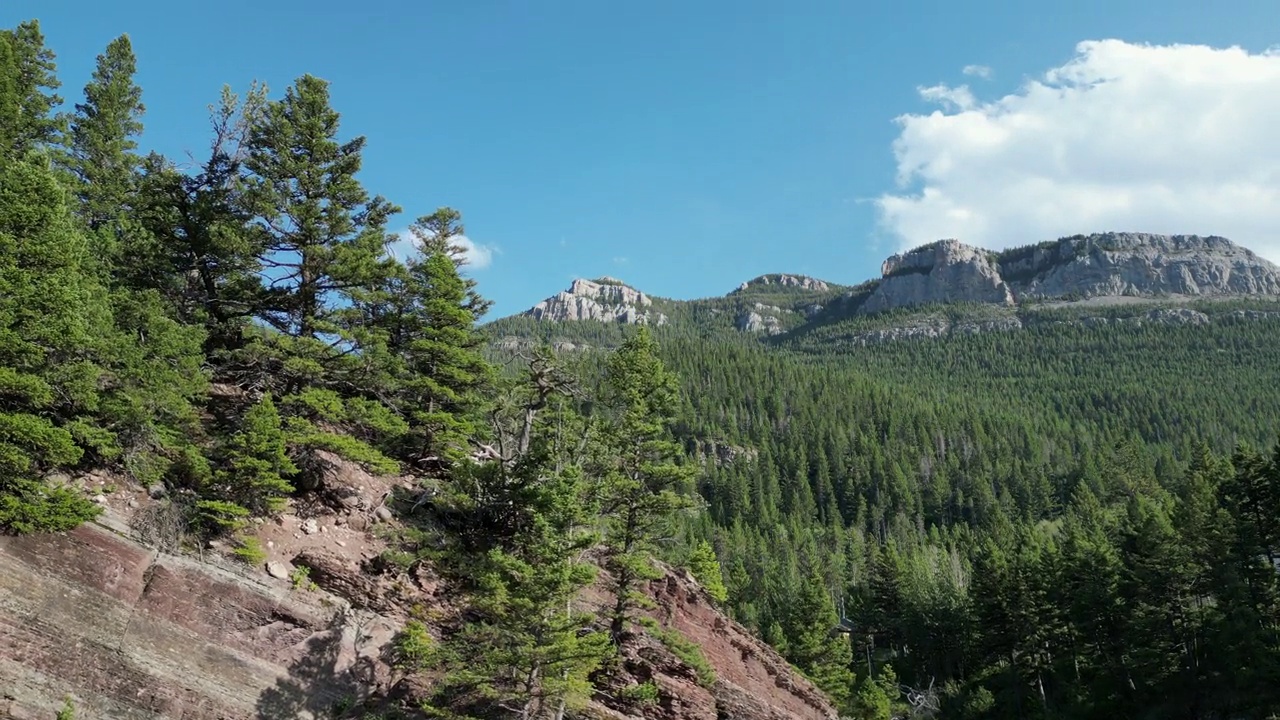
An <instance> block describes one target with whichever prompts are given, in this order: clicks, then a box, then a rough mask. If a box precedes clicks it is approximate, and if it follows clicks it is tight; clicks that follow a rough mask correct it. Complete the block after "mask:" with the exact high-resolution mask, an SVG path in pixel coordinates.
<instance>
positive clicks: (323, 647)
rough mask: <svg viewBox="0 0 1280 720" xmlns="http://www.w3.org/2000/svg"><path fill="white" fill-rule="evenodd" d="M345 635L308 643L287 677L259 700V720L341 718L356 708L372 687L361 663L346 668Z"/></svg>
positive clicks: (337, 633) (333, 633) (335, 634)
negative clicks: (363, 676)
mask: <svg viewBox="0 0 1280 720" xmlns="http://www.w3.org/2000/svg"><path fill="white" fill-rule="evenodd" d="M343 660H344V653H343V633H342V632H341V631H340V630H330V631H327V632H325V633H324V634H323V635H319V636H316V637H313V638H311V639H309V640H307V642H306V649H305V651H304V654H303V655H302V657H301V658H299V659H298V660H297V661H296V662H294V663H293V664H292V665H290V666H289V675H288V677H284V678H280V679H279V680H277V681H276V684H275V685H274V686H272V687H270V688H267V689H266V690H264V691H263V693H262V695H260V696H259V697H258V703H257V706H256V707H257V717H258V718H259V719H260V720H282V719H283V718H328V717H341V716H342V715H343V714H344V713H346V712H347V710H349V709H351V708H352V707H354V706H356V705H357V704H358V703H359V701H360V699H361V697H362V695H363V694H364V692H365V691H366V690H367V688H368V687H369V686H368V684H367V683H366V682H364V681H362V678H361V677H360V675H361V674H362V671H364V670H367V668H364V667H362V664H361V663H356V664H355V665H354V666H351V667H346V668H343V667H342V665H343V664H344V663H343Z"/></svg>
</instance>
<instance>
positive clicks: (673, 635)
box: [639, 617, 716, 688]
mask: <svg viewBox="0 0 1280 720" xmlns="http://www.w3.org/2000/svg"><path fill="white" fill-rule="evenodd" d="M639 622H640V624H641V625H642V626H643V627H644V628H645V629H646V630H648V631H649V633H650V634H651V635H653V636H654V637H655V638H657V639H658V642H661V643H662V645H663V647H665V648H666V649H667V650H670V651H671V654H672V655H675V656H676V658H678V659H679V660H680V662H682V663H684V664H685V665H688V666H689V667H690V668H692V669H693V671H694V674H696V675H697V677H698V684H699V685H701V686H702V687H705V688H710V687H711V686H713V685H715V684H716V671H715V668H713V667H711V663H709V662H707V658H706V656H705V655H703V654H702V650H701V649H700V648H699V647H698V646H697V645H696V644H694V643H693V642H692V641H690V640H689V639H687V638H686V637H685V636H684V635H681V634H680V633H679V632H678V631H676V630H671V629H669V628H664V627H662V626H661V625H659V624H658V622H657V621H656V620H654V619H652V618H649V617H642V618H641V619H640V621H639Z"/></svg>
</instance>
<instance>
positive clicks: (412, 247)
mask: <svg viewBox="0 0 1280 720" xmlns="http://www.w3.org/2000/svg"><path fill="white" fill-rule="evenodd" d="M453 244H454V245H458V246H459V247H461V248H462V256H463V257H464V258H466V261H467V264H466V265H465V267H464V269H470V270H484V269H485V268H487V267H489V266H490V265H492V264H493V256H494V255H496V254H497V253H498V252H499V250H498V248H497V247H495V246H493V245H481V244H480V243H478V242H476V241H474V240H472V239H471V238H469V237H467V236H466V235H458V236H456V237H454V238H453ZM418 250H419V248H418V241H417V239H416V238H414V236H413V233H411V232H409V231H408V230H404V231H401V232H400V233H398V234H397V235H396V240H395V241H394V242H392V243H391V244H390V245H388V246H387V252H388V253H389V254H390V255H391V256H392V257H396V258H400V259H401V260H404V259H407V258H409V257H412V256H414V255H416V254H418Z"/></svg>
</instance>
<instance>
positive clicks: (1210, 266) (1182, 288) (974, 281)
mask: <svg viewBox="0 0 1280 720" xmlns="http://www.w3.org/2000/svg"><path fill="white" fill-rule="evenodd" d="M882 275H883V278H882V279H881V280H880V283H879V285H878V286H877V287H876V289H875V290H874V291H873V292H872V293H871V295H870V296H869V297H868V298H867V299H866V301H865V302H864V303H863V304H862V306H861V307H860V308H859V312H860V313H863V314H868V313H875V312H881V311H884V310H891V309H894V308H900V307H913V306H918V305H927V304H934V303H955V302H975V303H994V304H999V305H1013V304H1016V303H1019V302H1022V301H1025V300H1046V299H1064V298H1071V299H1083V298H1091V297H1107V296H1138V297H1149V296H1163V295H1180V296H1192V297H1218V296H1231V295H1240V296H1274V295H1280V268H1278V267H1276V266H1275V265H1273V264H1272V263H1270V262H1267V261H1266V260H1264V259H1262V258H1261V257H1258V256H1257V255H1256V254H1254V253H1253V252H1252V251H1251V250H1248V249H1245V248H1242V247H1240V246H1238V245H1235V244H1234V243H1232V242H1231V241H1229V240H1227V239H1225V238H1221V237H1215V236H1210V237H1201V236H1197V235H1149V234H1144V233H1103V234H1097V235H1088V236H1084V235H1078V236H1074V237H1069V238H1063V239H1061V240H1057V241H1054V242H1048V243H1042V244H1040V245H1036V246H1028V247H1023V248H1015V249H1013V250H1006V251H1004V252H1001V253H995V252H991V251H988V250H983V249H981V248H975V247H971V246H969V245H965V244H963V243H960V242H958V241H956V240H942V241H939V242H936V243H931V244H929V245H925V246H923V247H920V248H917V249H915V250H912V251H910V252H906V253H901V254H899V255H894V256H893V257H890V258H889V259H888V260H886V261H885V262H884V265H883V267H882Z"/></svg>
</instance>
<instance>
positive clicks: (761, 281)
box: [734, 273, 831, 293]
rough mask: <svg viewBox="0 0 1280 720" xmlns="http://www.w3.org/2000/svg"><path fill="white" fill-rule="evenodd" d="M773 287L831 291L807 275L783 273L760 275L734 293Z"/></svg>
mask: <svg viewBox="0 0 1280 720" xmlns="http://www.w3.org/2000/svg"><path fill="white" fill-rule="evenodd" d="M766 286H774V287H780V288H796V289H798V290H812V291H814V292H826V291H827V290H830V289H831V286H830V285H828V284H827V283H825V282H823V281H821V280H819V279H817V278H811V277H808V276H807V275H786V274H783V273H774V274H771V275H761V276H760V277H758V278H755V279H754V280H748V281H746V282H744V283H742V284H741V285H739V286H738V289H737V290H735V291H734V292H739V293H740V292H744V291H746V290H750V289H751V288H758V287H766Z"/></svg>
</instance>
